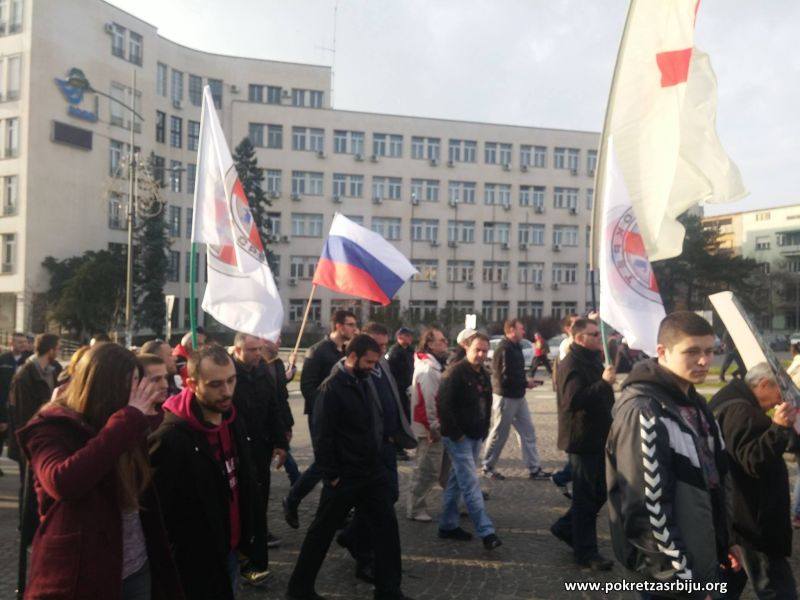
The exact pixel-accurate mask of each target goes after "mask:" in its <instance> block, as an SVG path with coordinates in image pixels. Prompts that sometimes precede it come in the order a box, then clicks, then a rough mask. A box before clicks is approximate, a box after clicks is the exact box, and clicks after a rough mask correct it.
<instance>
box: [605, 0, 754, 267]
mask: <svg viewBox="0 0 800 600" xmlns="http://www.w3.org/2000/svg"><path fill="white" fill-rule="evenodd" d="M698 7H699V0H632V1H631V4H630V9H629V13H628V20H627V23H626V26H625V31H624V33H623V35H622V43H621V44H620V49H619V55H618V57H617V65H616V69H615V73H614V81H613V82H612V85H611V93H610V95H609V101H608V109H607V113H606V121H605V125H604V128H603V139H602V142H601V146H600V160H599V168H598V180H597V185H596V186H595V198H597V199H598V201H599V203H601V206H599V207H596V209H595V213H594V222H593V229H594V231H601V227H600V219H601V216H602V214H603V210H602V203H604V202H607V201H608V194H609V191H608V189H607V183H606V181H605V174H606V173H607V172H608V170H607V169H606V168H605V163H607V162H610V163H612V164H614V165H615V168H617V169H618V170H619V175H620V176H621V177H622V179H623V180H624V182H625V189H626V193H627V194H628V201H629V203H630V205H631V207H632V208H633V213H634V214H635V215H636V220H637V221H638V226H639V231H640V233H641V236H642V241H643V242H644V247H645V249H646V251H647V255H648V256H649V258H650V260H653V261H656V260H663V259H666V258H671V257H673V256H678V255H679V254H680V253H681V252H682V250H683V237H684V230H683V226H682V225H681V224H680V223H678V221H677V220H676V219H677V217H678V216H679V215H681V214H682V213H684V212H685V211H686V210H687V209H689V208H691V207H692V206H694V205H695V204H697V203H698V202H731V201H734V200H738V199H739V198H741V197H742V196H744V195H745V194H746V193H747V192H746V190H745V189H744V186H743V185H742V180H741V176H740V174H739V170H738V168H737V167H736V165H735V164H733V162H731V160H730V159H729V158H728V156H727V154H726V153H725V151H724V150H723V148H722V145H721V144H720V141H719V138H718V137H717V133H716V123H715V119H716V103H717V84H716V78H715V77H714V72H713V70H712V69H711V63H710V61H709V59H708V56H706V55H705V54H703V53H702V52H700V51H699V50H697V49H696V48H694V47H693V46H694V26H695V18H696V15H697V9H698ZM611 137H613V138H614V152H615V156H614V157H611V156H610V154H611V150H610V148H609V145H608V139H609V138H611ZM598 208H599V209H600V210H598ZM597 251H598V248H597V245H595V248H594V251H593V253H592V259H593V262H594V261H599V257H598V255H597ZM595 264H596V263H595Z"/></svg>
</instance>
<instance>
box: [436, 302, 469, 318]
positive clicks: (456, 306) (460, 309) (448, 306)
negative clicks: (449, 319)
mask: <svg viewBox="0 0 800 600" xmlns="http://www.w3.org/2000/svg"><path fill="white" fill-rule="evenodd" d="M444 306H445V310H447V311H448V312H449V313H450V314H452V315H462V316H463V315H465V314H469V313H472V312H474V310H475V305H474V304H473V302H472V300H448V301H447V302H445V303H444Z"/></svg>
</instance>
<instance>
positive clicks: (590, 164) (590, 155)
mask: <svg viewBox="0 0 800 600" xmlns="http://www.w3.org/2000/svg"><path fill="white" fill-rule="evenodd" d="M596 170H597V150H587V151H586V173H587V175H590V176H593V175H594V172H595V171H596Z"/></svg>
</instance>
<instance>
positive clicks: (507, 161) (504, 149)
mask: <svg viewBox="0 0 800 600" xmlns="http://www.w3.org/2000/svg"><path fill="white" fill-rule="evenodd" d="M498 155H499V156H498V158H499V159H500V164H501V165H511V144H499V145H498Z"/></svg>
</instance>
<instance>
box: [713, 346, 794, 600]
mask: <svg viewBox="0 0 800 600" xmlns="http://www.w3.org/2000/svg"><path fill="white" fill-rule="evenodd" d="M709 408H710V409H711V410H712V412H713V413H714V415H715V416H716V417H717V420H718V421H719V426H720V429H721V430H722V437H723V439H724V440H725V450H726V452H727V455H728V460H729V462H730V465H731V477H732V479H733V540H734V541H735V542H736V543H737V544H739V545H740V546H741V548H742V566H743V567H744V568H743V569H742V570H741V571H740V572H739V573H737V574H735V575H734V576H732V577H728V594H727V596H726V597H729V598H738V597H739V596H740V595H741V594H742V591H744V587H745V585H746V584H747V580H748V579H750V583H751V584H752V586H753V590H754V591H755V593H756V595H757V596H758V597H759V598H781V599H783V600H793V599H796V598H797V584H796V583H795V579H794V575H793V574H792V567H791V565H790V564H789V561H788V560H786V558H787V557H788V556H791V554H792V527H791V525H790V524H789V519H790V516H789V473H788V472H787V470H786V463H785V462H784V460H783V453H784V452H785V451H786V448H787V446H788V445H789V443H790V442H791V441H792V440H793V438H794V437H795V435H794V432H793V431H792V425H793V424H794V419H795V411H794V409H793V408H792V407H791V405H789V404H788V403H786V402H784V401H783V398H782V397H781V390H780V388H779V387H778V382H777V381H776V380H775V374H774V373H773V372H772V369H771V368H770V366H769V365H768V364H767V363H765V362H764V363H760V364H758V365H756V366H754V367H753V368H752V369H750V370H749V371H747V374H746V375H745V376H744V379H743V380H742V379H734V380H732V381H731V382H730V383H729V384H728V385H726V386H725V387H724V388H722V389H721V390H720V391H718V392H717V393H716V394H715V395H714V397H713V398H712V399H711V403H710V404H709ZM773 408H774V409H775V411H774V413H773V415H772V417H771V418H770V417H768V416H767V415H766V414H765V413H767V412H768V411H770V410H772V409H773Z"/></svg>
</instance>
